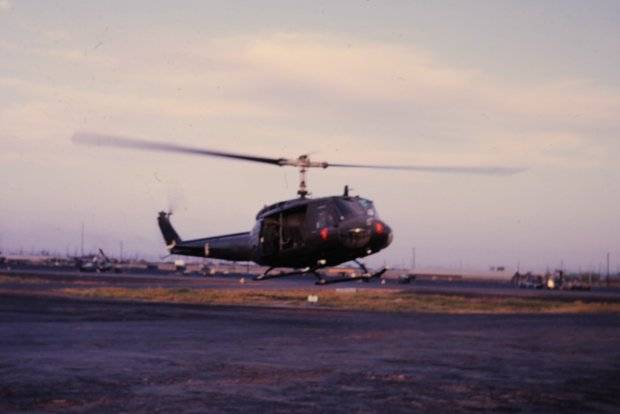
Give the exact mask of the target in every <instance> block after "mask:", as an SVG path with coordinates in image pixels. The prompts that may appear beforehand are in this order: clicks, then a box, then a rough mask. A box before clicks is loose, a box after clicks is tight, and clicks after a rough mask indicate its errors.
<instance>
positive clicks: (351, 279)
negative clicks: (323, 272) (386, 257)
mask: <svg viewBox="0 0 620 414" xmlns="http://www.w3.org/2000/svg"><path fill="white" fill-rule="evenodd" d="M386 271H387V269H385V268H383V269H381V270H379V271H378V272H375V273H372V274H365V275H360V276H353V277H340V278H337V279H324V278H320V279H319V280H317V281H316V284H317V285H331V284H334V283H344V282H355V281H358V280H362V281H364V282H366V283H368V282H370V281H371V280H372V279H375V278H379V277H381V275H383V274H384V273H385V272H386Z"/></svg>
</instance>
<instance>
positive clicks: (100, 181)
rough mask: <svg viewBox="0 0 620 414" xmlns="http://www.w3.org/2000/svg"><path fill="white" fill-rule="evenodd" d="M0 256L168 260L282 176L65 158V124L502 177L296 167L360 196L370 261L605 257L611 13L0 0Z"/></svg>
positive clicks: (617, 37) (484, 6) (317, 185)
mask: <svg viewBox="0 0 620 414" xmlns="http://www.w3.org/2000/svg"><path fill="white" fill-rule="evenodd" d="M0 62H1V64H0V249H2V250H4V251H16V250H20V249H23V251H28V252H29V251H33V250H41V249H45V250H49V251H53V252H57V253H60V254H65V253H67V252H69V253H71V254H73V253H74V252H75V251H76V250H77V249H78V248H79V245H80V228H81V223H84V226H85V228H86V244H85V245H86V249H87V250H95V249H96V248H98V247H102V248H104V250H106V251H108V253H110V254H113V255H114V254H118V251H119V243H120V241H121V240H122V241H123V243H124V250H125V253H126V254H135V255H140V256H142V257H149V258H156V257H159V256H162V255H164V254H165V253H166V251H165V249H164V244H163V241H162V240H161V236H160V234H159V230H158V229H157V226H156V221H155V218H156V213H157V211H159V210H161V209H168V208H173V209H174V211H175V214H174V216H173V222H174V224H175V226H176V227H177V230H178V231H179V233H180V234H181V236H182V237H184V238H194V237H203V236H207V235H215V234H224V233H232V232H238V231H246V230H249V229H250V228H251V227H252V225H253V220H254V216H255V214H256V212H257V211H258V210H259V209H260V208H261V207H262V206H264V205H265V204H268V203H271V202H275V201H279V200H285V199H288V198H293V197H294V196H295V191H296V186H297V172H296V171H295V170H294V169H284V168H278V167H271V166H264V165H254V164H248V163H243V162H236V161H228V160H221V159H210V158H198V157H186V156H181V155H169V154H159V153H146V152H134V151H128V150H118V149H105V148H89V147H83V146H76V145H74V144H73V143H72V142H71V139H70V138H71V136H72V135H73V133H74V132H76V131H89V132H98V133H108V134H117V135H124V136H130V137H138V138H145V139H152V140H159V141H167V142H172V143H178V144H188V145H193V146H201V147H206V148H214V149H221V150H229V151H235V152H247V153H251V154H257V155H265V156H274V157H296V156H298V155H300V154H305V153H311V154H312V158H313V159H315V160H317V161H328V162H353V163H365V164H371V163H377V164H392V163H393V164H440V165H449V164H456V165H472V166H474V165H483V166H484V165H500V166H515V167H523V168H526V171H525V172H523V173H521V174H518V175H514V176H509V177H495V176H493V177H485V176H479V175H469V176H467V175H451V174H430V173H411V172H395V171H364V170H348V169H347V170H344V171H343V170H337V169H328V170H318V171H312V172H311V174H310V177H309V186H310V190H311V191H312V193H313V195H314V196H323V195H334V194H339V193H341V192H342V188H343V186H344V185H345V184H349V185H350V186H351V187H352V188H353V193H354V194H359V195H361V196H364V197H367V198H370V199H372V200H374V202H375V205H376V207H377V209H378V211H379V214H380V215H381V217H382V219H383V220H385V221H386V222H387V223H388V224H390V226H391V227H392V228H393V229H394V237H395V238H394V242H393V244H392V245H391V246H390V247H389V248H388V249H386V250H384V251H383V252H381V253H379V254H377V255H375V256H372V257H371V258H369V259H368V263H369V264H371V265H380V264H383V263H386V264H388V265H391V266H403V265H408V264H409V263H410V262H411V249H412V248H413V247H415V248H416V260H417V264H418V266H440V267H445V268H471V269H486V268H488V267H489V266H498V265H503V266H507V267H509V268H511V269H514V268H516V267H517V265H519V266H520V268H521V269H532V270H541V269H543V270H544V269H545V268H546V267H550V268H555V267H558V266H559V265H560V263H563V264H564V266H565V267H566V268H568V269H573V270H578V269H582V270H590V269H594V270H598V268H599V267H600V266H601V264H602V263H604V260H605V254H606V253H607V252H610V253H611V257H612V268H613V269H616V267H617V266H618V264H620V220H619V214H618V205H619V204H620V191H619V189H618V188H619V186H618V183H619V182H620V167H619V164H618V161H617V160H618V158H619V157H618V155H619V154H620V71H619V70H618V67H620V2H617V1H600V0H599V1H587V2H586V1H570V0H564V1H473V2H462V1H436V2H427V1H416V2H413V1H381V2H379V1H338V2H332V1H306V2H301V1H300V2H288V1H264V2H261V3H260V6H259V5H258V3H256V2H253V1H225V2H205V1H180V2H171V1H169V2H168V1H152V0H150V1H133V2H123V1H102V2H82V1H47V2H38V1H27V0H25V1H15V0H0Z"/></svg>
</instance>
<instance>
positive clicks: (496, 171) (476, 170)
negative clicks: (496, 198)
mask: <svg viewBox="0 0 620 414" xmlns="http://www.w3.org/2000/svg"><path fill="white" fill-rule="evenodd" d="M327 167H341V168H372V169H381V170H404V171H421V172H432V173H445V174H480V175H514V174H518V173H520V172H523V171H525V168H517V167H497V166H481V167H469V166H446V165H363V164H332V163H329V164H328V165H327Z"/></svg>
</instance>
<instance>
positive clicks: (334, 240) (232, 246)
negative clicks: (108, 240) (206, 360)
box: [73, 132, 520, 285]
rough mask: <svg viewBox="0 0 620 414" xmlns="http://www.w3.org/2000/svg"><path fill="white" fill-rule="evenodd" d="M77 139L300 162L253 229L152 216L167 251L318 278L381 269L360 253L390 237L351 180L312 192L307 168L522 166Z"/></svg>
mask: <svg viewBox="0 0 620 414" xmlns="http://www.w3.org/2000/svg"><path fill="white" fill-rule="evenodd" d="M73 141H74V142H75V143H78V144H86V145H93V146H109V147H121V148H131V149H139V150H150V151H161V152H173V153H181V154H190V155H201V156H210V157H220V158H228V159H233V160H242V161H249V162H258V163H264V164H270V165H274V166H279V167H285V166H290V167H295V168H298V169H299V189H298V191H297V195H298V197H297V198H294V199H291V200H286V201H281V202H278V203H275V204H272V205H269V206H266V207H264V208H262V209H261V210H260V211H259V212H258V213H257V215H256V224H255V225H254V228H253V229H252V230H251V231H248V232H243V233H234V234H225V235H220V236H213V237H205V238H201V239H194V240H183V239H182V238H181V237H180V236H179V235H178V233H177V232H176V230H175V229H174V227H173V226H172V224H171V222H170V215H171V214H172V213H171V212H164V211H162V212H160V213H159V215H158V217H157V221H158V224H159V228H160V230H161V233H162V235H163V238H164V241H165V243H166V247H167V249H168V251H169V252H170V254H177V255H185V256H196V257H207V258H213V259H223V260H230V261H252V262H254V263H257V264H259V265H261V266H266V267H267V268H268V269H267V270H266V271H265V272H264V273H263V274H261V275H259V276H257V277H255V280H265V279H271V278H276V277H283V276H291V275H299V274H303V275H312V276H314V277H315V278H316V279H317V281H316V283H317V284H320V285H324V284H330V283H339V282H349V281H354V280H363V281H366V282H367V281H370V280H371V279H374V278H379V277H380V276H381V275H382V274H383V273H385V271H386V269H385V268H384V269H381V270H379V271H377V272H373V273H371V272H369V271H368V269H367V268H366V266H365V265H364V264H363V263H362V262H361V261H360V260H359V259H361V258H364V257H366V256H369V255H371V254H374V253H377V252H379V251H381V250H383V249H385V248H386V247H388V246H389V245H390V243H391V242H392V238H393V233H392V229H391V228H390V226H389V225H388V224H387V223H385V222H384V221H383V220H381V219H380V218H379V215H378V214H377V210H376V209H375V207H374V204H373V202H372V201H371V200H369V199H366V198H363V197H359V196H351V195H350V194H349V188H348V186H345V187H344V191H343V193H342V195H337V196H330V197H320V198H310V197H309V194H310V193H309V192H308V189H307V185H306V183H307V181H306V178H307V173H308V170H309V169H311V168H321V169H326V168H333V167H340V168H373V169H386V170H409V171H426V172H440V173H469V174H487V175H511V174H515V173H517V172H519V171H520V170H519V169H517V168H508V167H457V166H404V165H363V164H338V163H327V162H316V161H312V160H311V159H310V158H309V156H308V155H301V156H299V157H298V158H294V159H288V158H269V157H261V156H254V155H247V154H238V153H231V152H224V151H218V150H211V149H202V148H194V147H189V146H183V145H177V144H170V143H165V142H157V141H147V140H142V139H135V138H127V137H122V136H110V135H101V134H93V133H83V132H78V133H76V134H75V135H74V136H73ZM346 262H355V263H356V264H357V265H358V266H359V267H360V269H361V274H360V275H359V276H354V277H342V278H335V277H324V276H323V275H322V274H321V273H320V272H319V270H320V269H322V268H326V267H331V266H337V265H339V264H342V263H346ZM277 268H288V269H294V271H293V272H288V273H277V274H276V273H271V272H272V271H273V270H274V269H277Z"/></svg>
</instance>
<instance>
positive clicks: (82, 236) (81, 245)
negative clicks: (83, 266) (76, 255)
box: [80, 222, 84, 256]
mask: <svg viewBox="0 0 620 414" xmlns="http://www.w3.org/2000/svg"><path fill="white" fill-rule="evenodd" d="M80 256H84V222H82V233H81V235H80Z"/></svg>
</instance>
